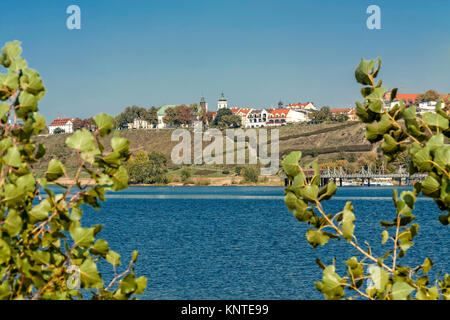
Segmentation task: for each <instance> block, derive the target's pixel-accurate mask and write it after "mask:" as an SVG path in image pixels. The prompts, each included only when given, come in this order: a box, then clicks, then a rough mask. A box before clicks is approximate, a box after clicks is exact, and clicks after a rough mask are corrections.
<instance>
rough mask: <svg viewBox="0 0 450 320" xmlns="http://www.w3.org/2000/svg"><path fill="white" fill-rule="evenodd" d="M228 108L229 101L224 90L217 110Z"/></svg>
mask: <svg viewBox="0 0 450 320" xmlns="http://www.w3.org/2000/svg"><path fill="white" fill-rule="evenodd" d="M227 108H228V102H227V99H226V98H225V96H224V95H223V92H222V95H221V96H220V98H219V101H217V110H220V109H227Z"/></svg>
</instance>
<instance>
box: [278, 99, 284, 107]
mask: <svg viewBox="0 0 450 320" xmlns="http://www.w3.org/2000/svg"><path fill="white" fill-rule="evenodd" d="M283 106H284V105H283V101H281V100H280V101H279V102H278V109H283Z"/></svg>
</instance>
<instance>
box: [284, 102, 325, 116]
mask: <svg viewBox="0 0 450 320" xmlns="http://www.w3.org/2000/svg"><path fill="white" fill-rule="evenodd" d="M286 108H288V109H294V110H297V111H299V110H303V111H305V112H307V113H310V112H314V111H317V107H316V106H315V105H314V103H312V102H306V103H290V104H289V105H287V106H286Z"/></svg>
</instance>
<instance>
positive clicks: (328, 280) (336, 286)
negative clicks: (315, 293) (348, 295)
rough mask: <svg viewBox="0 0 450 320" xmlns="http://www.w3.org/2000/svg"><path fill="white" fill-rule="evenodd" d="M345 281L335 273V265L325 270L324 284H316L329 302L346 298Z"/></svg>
mask: <svg viewBox="0 0 450 320" xmlns="http://www.w3.org/2000/svg"><path fill="white" fill-rule="evenodd" d="M344 283H345V281H344V280H343V279H342V278H341V277H339V275H338V274H336V272H335V268H334V266H333V265H331V266H328V267H326V268H325V270H323V276H322V282H316V288H317V289H318V290H320V291H321V292H322V293H323V295H324V296H325V298H326V299H327V300H334V299H340V298H342V297H343V296H344V288H343V287H342V286H343V284H344Z"/></svg>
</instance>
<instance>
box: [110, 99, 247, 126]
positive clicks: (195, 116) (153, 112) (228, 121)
mask: <svg viewBox="0 0 450 320" xmlns="http://www.w3.org/2000/svg"><path fill="white" fill-rule="evenodd" d="M158 110H159V108H156V107H154V106H152V107H150V108H149V109H146V108H142V107H138V106H130V107H126V108H125V110H124V111H123V112H122V113H120V114H119V115H118V116H117V117H116V118H115V120H116V127H117V128H120V129H126V128H128V124H129V123H133V122H134V120H135V119H136V118H139V119H142V120H145V121H147V123H148V124H149V125H151V126H156V125H157V124H158ZM194 121H201V122H202V123H203V124H205V125H208V126H210V127H217V128H237V127H240V126H241V118H240V117H238V116H236V115H234V114H233V113H232V112H231V110H229V109H221V110H218V111H217V114H214V112H211V111H208V110H204V109H202V108H200V107H199V105H198V104H197V103H193V104H190V105H189V106H188V105H185V104H181V105H177V106H174V107H169V108H167V109H166V110H165V112H164V117H163V122H164V123H165V124H166V125H167V126H169V127H189V126H191V125H192V124H193V123H194Z"/></svg>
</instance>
